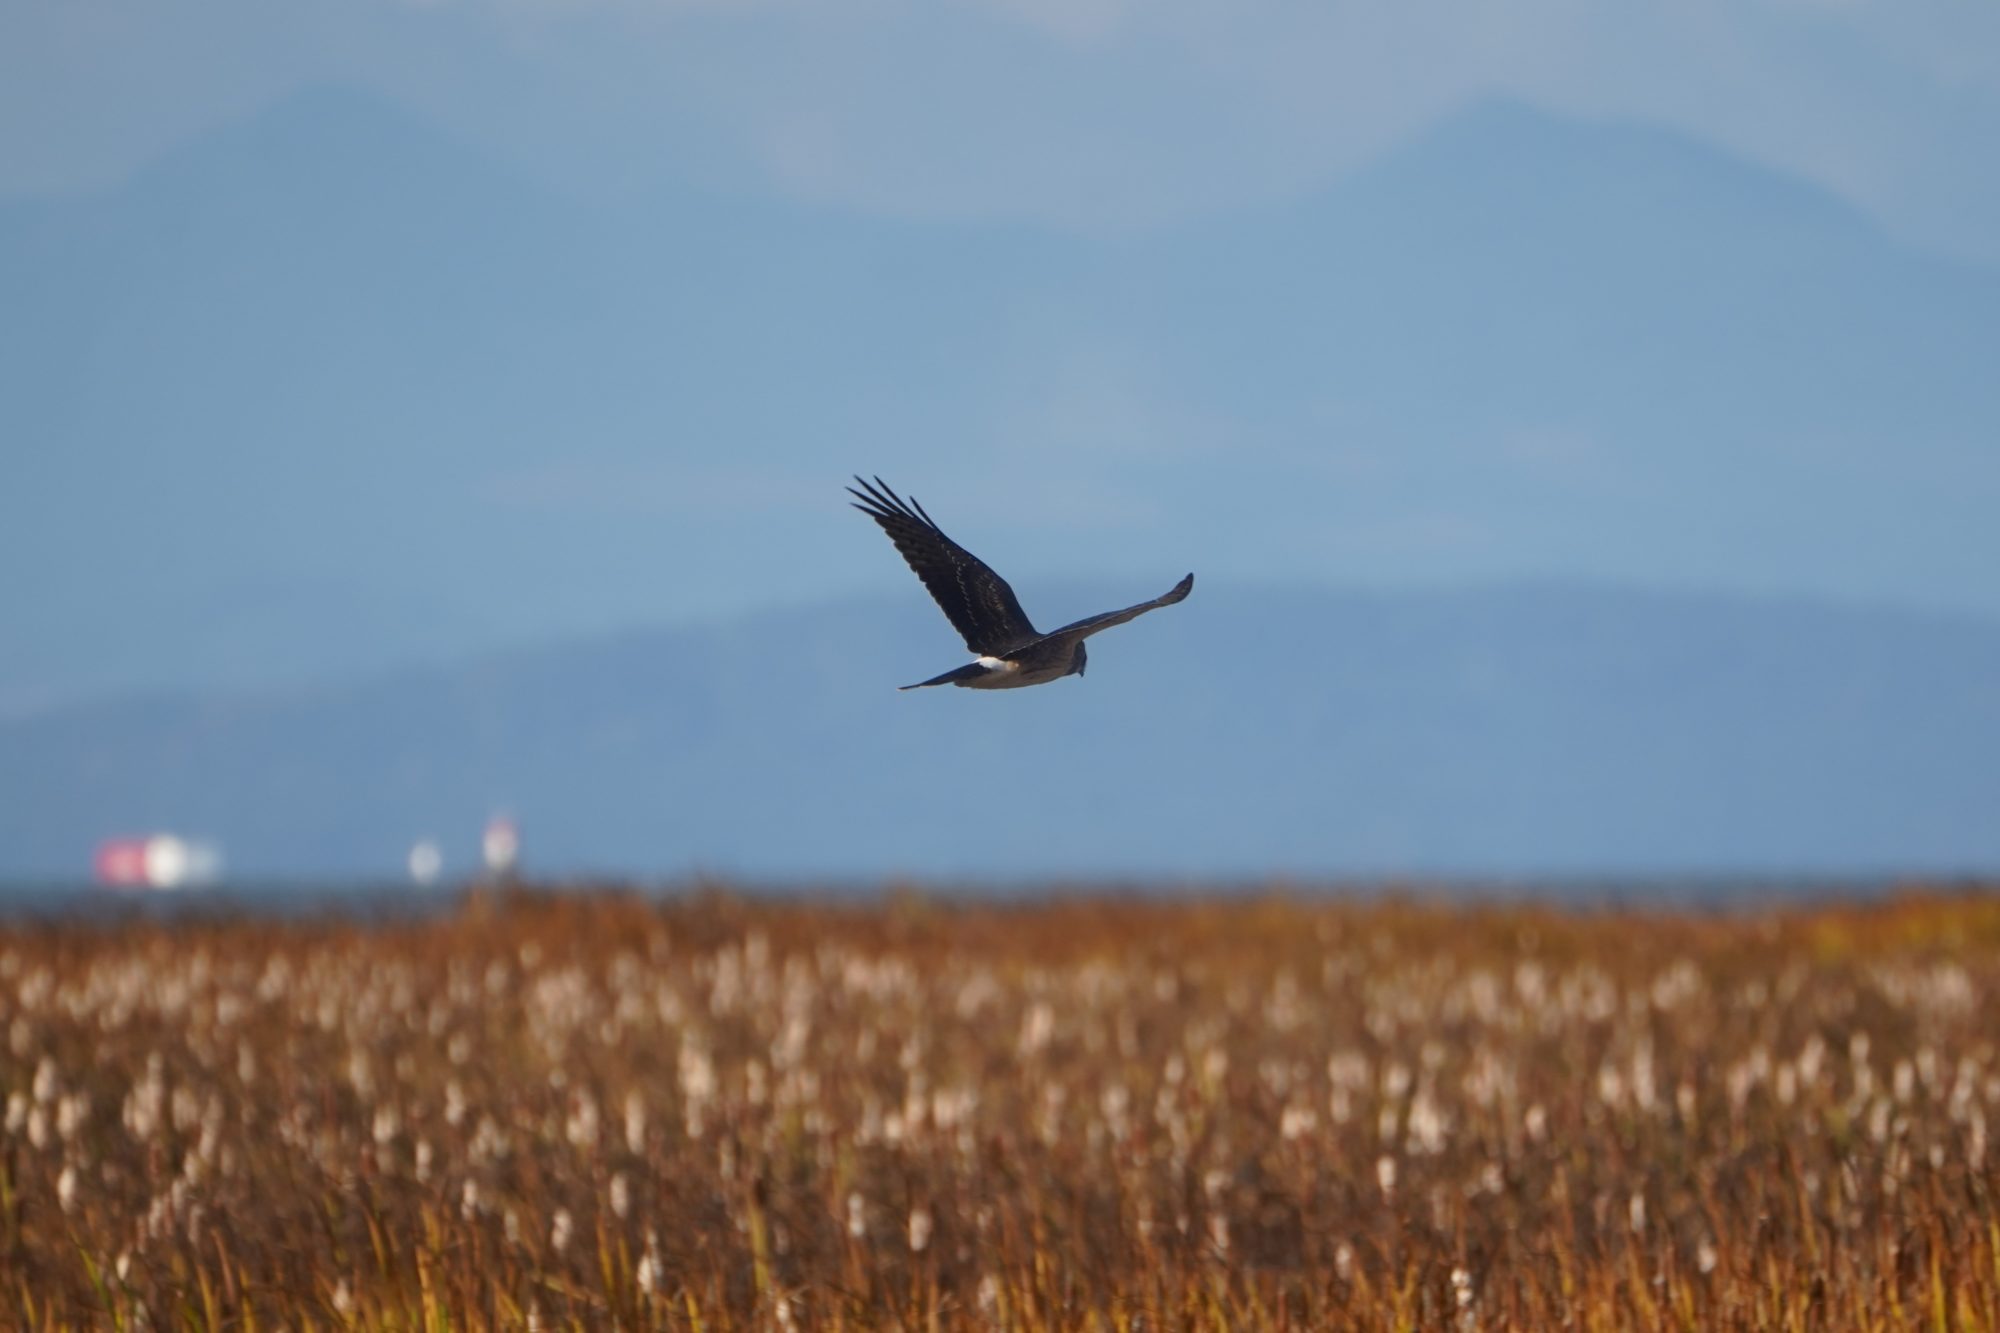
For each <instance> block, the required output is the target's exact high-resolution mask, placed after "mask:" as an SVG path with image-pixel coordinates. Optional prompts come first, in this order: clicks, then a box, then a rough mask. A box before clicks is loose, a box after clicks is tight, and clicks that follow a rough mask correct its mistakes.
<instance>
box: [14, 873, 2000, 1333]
mask: <svg viewBox="0 0 2000 1333" xmlns="http://www.w3.org/2000/svg"><path fill="white" fill-rule="evenodd" d="M0 1029H4V1031H0V1037H3V1038H4V1040H0V1097H4V1100H5V1103H6V1111H5V1130H4V1135H0V1325H4V1326H8V1327H21V1328H29V1329H42V1328H66V1327H78V1328H83V1327H89V1328H98V1327H124V1328H156V1329H164V1328H204V1329H207V1328H240V1329H252V1328H271V1329H276V1328H288V1329H301V1328H311V1327H320V1328H326V1327H360V1328H393V1329H445V1328H453V1329H458V1328H471V1329H478V1328H519V1327H529V1326H533V1327H539V1328H544V1329H557V1328H572V1327H577V1328H633V1329H639V1328H677V1329H679V1328H685V1329H702V1330H723V1329H753V1328H754V1329H793V1328H798V1329H833V1328H842V1329H877V1328H902V1329H934V1328H935V1329H955V1328H1000V1329H1028V1330H1042V1329H1098V1330H1132V1329H1225V1328H1228V1329H1236V1328H1243V1329H1277V1328H1290V1329H1317V1328H1340V1327H1359V1328H1450V1329H1474V1328H1495V1329H1541V1328H1554V1327H1561V1326H1569V1327H1586V1328H1621V1329H1622V1328H1656V1327H1662V1328H1684V1329H1710V1328H1815V1329H1820V1328H1905V1327H1913V1326H1922V1327H1927V1328H1937V1329H1990V1328H1994V1327H1996V1326H2000V1207H1997V1206H1996V1191H2000V1148H1996V1145H1994V1144H1993V1143H1992V1142H1991V1137H1992V1135H1993V1134H1994V1133H1995V1132H1996V1131H2000V1054H1996V1041H2000V897H1996V896H1993V895H1991V894H1990V893H1982V892H1980V891H1977V890H1968V889H1964V888H1955V889H1953V890H1951V891H1950V892H1942V891H1937V892H1928V893H1927V892H1923V891H1921V890H1916V889H1913V890H1910V891H1908V892H1904V893H1901V894H1898V895H1896V896H1894V897H1892V898H1889V899H1885V900H1882V901H1878V902H1874V903H1868V904H1852V905H1821V906H1787V907H1776V908H1771V909H1767V910H1758V909H1741V910H1737V911H1732V912H1686V913H1675V912H1665V911H1661V912H1646V911H1640V910H1631V909H1615V910H1614V909H1604V910H1558V909H1555V908H1552V907H1546V906H1535V905H1516V906H1506V905H1490V904H1489V905H1465V904H1456V905H1452V904H1441V903H1427V902H1425V901H1422V900H1421V899H1418V898H1407V899H1404V898H1395V897H1388V898H1375V899H1371V900H1368V901H1349V900H1341V899H1332V898H1321V897H1314V896H1309V895H1303V894H1300V895H1291V896H1257V897H1241V896H1235V897H1218V898H1214V899H1207V900H1199V901H1189V900H1186V899H1177V900H1175V901H1171V902H1168V901H1160V900H1147V899H1143V898H1130V899H1128V898H1110V897H1087V898H1075V899H1072V898H1066V897H1055V896H1052V897H1050V898H1048V899H1046V900H1040V901H1033V902H1017V903H1009V904H995V903H984V904H956V903H950V902H946V901H943V900H941V899H932V898H926V897H924V896H921V895H917V894H893V895H888V896H885V897H882V898H878V899H872V900H866V901H846V902H841V903H826V902H807V901H801V900H798V899H785V900H768V899H757V898H745V897H735V896H730V895H727V894H714V893H701V894H691V895H688V896H684V897H674V898H668V899H663V900H647V899H641V898H639V897H636V896H632V895H628V894H624V893H620V892H618V891H616V890H613V889H603V890H592V891H586V892H565V893H560V894H558V893H532V892H527V893H512V894H503V895H496V894H473V895H469V896H468V897H467V898H466V899H465V900H464V901H463V903H462V904H460V905H459V906H457V907H456V908H455V909H453V910H451V911H448V912H444V913H439V914H435V915H431V916H427V917H425V918H422V919H415V918H410V919H401V920H376V921H373V922H368V923H355V922H342V921H340V920H338V919H334V918H324V919H313V920H298V919H295V920H284V921H273V920H268V919H264V920H258V919H247V918H246V919H236V920H229V919H220V918H217V919H201V918H199V917H191V918H182V919H179V920H175V921H171V922H167V921H157V920H155V921H147V920H138V919H133V920H125V921H119V922H111V923H103V922H100V923H96V924H90V923H84V922H69V923H62V922H51V921H42V922H27V923H19V922H17V923H14V924H11V925H6V926H0Z"/></svg>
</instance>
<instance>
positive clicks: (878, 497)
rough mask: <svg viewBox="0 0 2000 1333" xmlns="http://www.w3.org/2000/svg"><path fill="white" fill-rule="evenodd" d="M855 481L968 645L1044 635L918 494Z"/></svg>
mask: <svg viewBox="0 0 2000 1333" xmlns="http://www.w3.org/2000/svg"><path fill="white" fill-rule="evenodd" d="M855 480H856V481H857V482H860V483H861V490H858V491H857V490H855V489H854V488H853V487H852V486H849V487H848V488H847V493H848V494H849V495H852V496H853V497H854V498H855V499H856V500H857V501H859V503H857V504H856V505H855V506H854V507H855V508H856V509H859V510H860V511H861V512H862V513H864V514H866V515H868V517H870V518H872V519H874V520H875V521H876V522H877V523H880V524H881V525H882V531H884V532H886V533H888V534H889V540H890V541H892V542H894V543H896V549H897V550H898V551H901V552H902V553H903V559H905V560H907V561H908V562H909V564H910V568H911V569H913V570H915V571H916V572H917V577H918V578H920V579H922V580H923V581H924V587H926V588H928V589H930V594H931V596H932V597H934V598H936V599H937V604H938V605H939V606H940V607H942V608H943V609H944V614H945V617H946V618H947V619H949V620H950V621H951V623H952V627H953V628H954V629H956V630H957V631H958V632H959V633H960V634H961V635H963V636H964V638H965V646H966V647H968V648H970V649H971V650H972V651H973V652H975V653H990V654H995V655H997V654H1000V653H1005V652H1008V651H1010V650H1012V649H1015V648H1018V647H1020V646H1021V645H1022V644H1024V643H1027V642H1029V641H1031V640H1033V639H1035V638H1037V637H1039V636H1038V635H1037V634H1036V633H1035V627H1034V626H1033V625H1031V624H1029V623H1028V617H1027V615H1026V614H1025V613H1024V612H1023V611H1022V610H1021V604H1020V603H1019V602H1018V601H1016V600H1014V590H1013V589H1012V588H1010V587H1008V586H1007V580H1005V579H1003V578H1001V577H1000V576H999V575H998V574H995V573H994V572H993V571H992V570H991V569H988V568H987V567H986V563H985V561H983V560H981V559H980V558H979V557H978V556H976V555H974V554H973V553H972V552H970V551H968V550H966V549H965V548H964V547H963V546H960V545H959V544H958V543H957V542H955V541H953V540H952V539H951V538H949V537H947V536H945V535H944V531H943V529H941V528H939V527H938V525H937V524H936V523H934V522H932V521H931V516H930V515H929V514H926V513H925V512H924V507H923V506H922V505H920V504H918V503H917V502H916V498H915V497H914V496H913V497H911V498H910V500H909V501H907V502H906V501H905V500H904V499H903V497H902V496H900V495H898V494H896V493H895V492H894V491H892V490H890V489H889V487H888V485H887V483H885V482H884V481H883V480H882V479H881V478H880V477H877V478H875V482H874V484H873V485H870V484H869V483H868V482H866V481H862V479H861V478H860V477H856V478H855ZM1183 595H1185V594H1183Z"/></svg>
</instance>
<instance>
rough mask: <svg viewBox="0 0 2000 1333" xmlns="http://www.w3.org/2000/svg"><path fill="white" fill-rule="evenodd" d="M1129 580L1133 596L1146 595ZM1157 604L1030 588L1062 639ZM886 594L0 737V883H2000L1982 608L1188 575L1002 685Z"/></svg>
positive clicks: (909, 605)
mask: <svg viewBox="0 0 2000 1333" xmlns="http://www.w3.org/2000/svg"><path fill="white" fill-rule="evenodd" d="M1177 572H1178V571H1170V572H1169V575H1168V576H1167V577H1163V578H1161V579H1159V580H1156V582H1159V583H1160V584H1161V585H1162V587H1164V586H1165V583H1166V582H1167V581H1168V578H1169V577H1170V576H1171V573H1177ZM1151 591H1155V589H1152V588H1151V587H1126V586H1121V587H1116V588H1109V587H1105V588H1092V589H1088V590H1084V589H1073V588H1072V589H1065V588H1060V587H1057V588H1044V587H1034V588H1024V595H1025V596H1026V598H1027V601H1028V604H1029V605H1030V606H1031V607H1037V608H1046V613H1047V618H1048V619H1050V620H1056V619H1058V618H1061V617H1065V616H1068V615H1069V614H1071V613H1080V612H1084V611H1087V610H1090V609H1095V608H1097V607H1100V606H1104V605H1112V604H1116V603H1117V602H1119V601H1121V600H1127V599H1129V598H1131V597H1132V596H1135V595H1139V594H1143V593H1147V592H1151ZM958 660H960V658H959V655H958V648H957V644H956V643H955V641H954V640H953V639H952V636H951V635H950V632H949V630H948V628H947V627H946V626H945V624H944V622H943V620H942V619H941V618H940V617H939V616H938V615H937V614H936V613H935V611H934V610H932V609H931V608H930V607H928V606H927V605H925V604H924V603H923V602H922V600H921V593H920V592H919V591H918V589H916V588H915V586H914V585H912V586H911V587H910V588H909V589H907V590H906V591H905V593H904V595H903V596H901V597H900V598H898V599H896V600H894V601H893V602H887V601H885V602H881V603H876V602H863V603H853V604H846V605H838V606H831V607H825V608H822V609H816V610H809V611H802V612H798V613H795V614H772V615H768V616H761V617H753V618H749V619H744V620H740V621H731V622H727V623H721V624H716V625H712V626H710V627H707V628H700V629H686V630H675V631H659V632H649V633H643V634H629V635H625V636H621V637H615V638H607V639H600V640H592V641H588V642H582V643H579V644H576V645H574V646H570V647H565V648H562V649H558V650H550V651H543V652H536V653H530V654H517V655H509V656H498V657H493V658H489V659H483V660H480V661H477V662H474V663H471V664H469V665H466V666H463V667H460V668H454V669H451V670H430V671H421V672H406V673H402V674H396V675H390V676H385V677H382V678H379V679H376V680H374V681H372V682H369V683H366V684H361V685H355V686H350V687H343V688H338V689H324V690H314V691H307V692H293V693H283V694H276V695H266V696H252V697H237V696H210V697H186V698H155V699H150V700H140V701H127V702H121V703H116V704H100V705H92V706H88V707H80V708H74V709H69V710H65V711H60V712H56V713H52V714H50V715H47V716H44V717H40V718H36V719H33V720H30V721H24V722H16V723H14V724H11V725H7V726H4V727H0V875H8V876H17V877H18V876H23V875H65V874H66V875H72V876H73V875H77V874H79V873H81V871H82V869H83V867H85V866H86V865H87V858H88V855H89V851H90V849H91V847H92V846H93V844H94V843H95V841H96V840H97V839H98V838H100V837H102V836H105V835H107V834H111V833H115V832H120V831H127V832H130V831H145V830H149V829H155V828H171V829H176V830H181V831H184V832H188V833H195V834H205V835H209V836H213V837H216V838H218V839H220V840H221V841H222V842H223V843H224V844H225V846H226V849H227V851H228V853H229V855H230V857H231V860H232V863H233V864H234V866H235V867H236V868H237V869H238V870H239V871H241V872H244V873H250V874H254V873H263V872H272V873H283V874H290V875H319V874H352V873H375V874H392V873H394V872H395V871H396V868H397V867H398V865H399V863H400V858H401V857H402V855H403V853H404V852H405V850H406V849H407V848H408V847H409V845H410V844H411V842H412V841H414V840H415V839H416V838H418V837H420V836H424V835H434V836H438V837H440V838H443V839H444V840H445V842H446V846H447V849H448V851H449V852H450V853H451V855H452V857H453V858H454V860H455V863H456V865H457V867H458V868H460V869H464V868H466V867H467V866H468V865H469V864H470V861H471V858H472V856H473V854H474V847H475V845H476V838H477V834H478V829H479V827H480V826H481V824H482V823H483V821H484V820H485V818H486V817H487V816H488V814H489V813H491V812H493V811H494V810H496V809H501V808H505V809H509V810H511V811H513V812H514V813H515V814H516V815H517V816H518V817H519V819H520V821H521V824H522V828H523V831H524V835H525V843H526V852H527V859H528V862H529V864H530V865H531V866H532V867H534V868H537V869H540V870H544V871H558V870H577V869H586V868H588V869H606V870H619V871H636V872H643V873H671V872H680V871H685V870H689V869H693V868H707V869H711V870H718V871H742V872H749V873H765V874H779V875H807V874H823V873H835V874H854V875H862V874H875V873H884V872H895V871H909V872H914V873H922V874H957V875H969V876H974V877H984V878H1004V877H1013V876H1023V875H1032V874H1037V873H1053V874H1086V875H1093V874H1111V873H1117V872H1125V871H1130V872H1143V873H1154V874H1166V875H1189V876H1194V875H1206V874H1216V873H1266V872H1271V871H1286V870H1289V871H1295V872H1300V873H1315V872H1377V871H1395V870H1412V871H1424V870H1432V871H1462V872H1476V873H1510V872H1515V873H1527V872H1536V871H1558V872H1571V873H1589V872H1623V873H1673V872H1688V871H1716V872H1732V871H1763V872H1776V873H1790V872H1830V871H1831V872H1850V873H1870V872H1878V871H1884V870H1890V871H1902V870H1912V869H1915V870H1962V869H1967V868H1984V869H1986V870H1989V871H1990V870H1992V869H1994V868H1996V867H2000V823H1996V821H1995V820H1994V819H1993V809H1994V800H1995V798H1996V796H2000V624H1995V623H1993V622H1990V621H1983V620H1965V619H1950V618H1938V617H1923V616H1913V615H1907V614H1901V613H1891V612H1884V611H1875V610H1863V609H1854V608H1850V607H1837V606H1827V605H1816V604H1811V603H1805V602H1799V601H1771V600H1751V599H1729V598H1715V597H1694V596H1677V595H1660V594H1633V593H1626V592H1612V591H1608V590H1601V589H1580V588H1575V587H1555V586H1520V587H1506V588H1495V589H1490V590H1485V591H1466V592H1451V593H1446V592H1436V593H1429V594H1416V593H1411V594H1403V595H1398V596H1382V595H1364V594H1357V593H1339V592H1329V591H1323V590H1308V589H1283V588H1274V587H1268V586H1265V587H1255V586H1232V585H1230V584H1229V583H1227V582H1206V581H1205V582H1201V583H1198V585H1197V587H1196V589H1195V594H1194V596H1193V597H1192V598H1191V599H1190V600H1189V601H1188V602H1187V603H1185V604H1183V605H1182V606H1179V607H1175V608H1172V609H1171V610H1169V611H1162V612H1160V613H1158V614H1156V615H1153V616H1149V617H1147V618H1145V619H1144V620H1142V621H1139V622H1136V623H1134V624H1132V625H1129V626H1125V627H1123V628H1120V629H1119V630H1117V631H1115V632H1112V633H1110V634H1107V635H1106V636H1104V637H1103V638H1101V639H1099V640H1097V641H1095V643H1094V644H1093V653H1092V657H1091V669H1090V672H1089V674H1088V675H1087V676H1086V677H1085V678H1084V679H1082V680H1081V681H1078V680H1073V679H1072V680H1065V681H1062V682H1059V683H1057V684H1055V685H1051V686H1046V687H1041V688H1037V689H1033V690H1027V691H1020V692H1007V693H1000V694H975V693H970V692H967V691H961V690H930V691H923V692H920V693H912V694H899V693H897V692H895V690H894V689H893V688H892V687H893V686H895V685H899V684H904V683H908V682H910V681H913V680H918V679H921V678H923V677H925V676H927V675H929V674H932V673H933V672H935V671H937V670H940V669H942V668H944V667H947V666H950V665H952V664H953V663H955V662H956V661H958Z"/></svg>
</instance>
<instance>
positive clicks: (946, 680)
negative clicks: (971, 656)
mask: <svg viewBox="0 0 2000 1333" xmlns="http://www.w3.org/2000/svg"><path fill="white" fill-rule="evenodd" d="M985 674H986V668H985V667H984V666H982V665H980V664H979V663H978V662H967V663H966V664H965V665H964V666H962V667H954V668H952V669H951V670H950V671H947V672H945V673H944V674H943V675H942V676H932V677H931V678H930V679H929V680H920V681H918V682H917V683H916V684H914V685H898V686H897V687H896V688H897V689H899V690H921V689H923V688H924V687H925V686H928V685H961V684H963V683H965V682H966V681H968V680H977V679H979V677H981V676H983V675H985Z"/></svg>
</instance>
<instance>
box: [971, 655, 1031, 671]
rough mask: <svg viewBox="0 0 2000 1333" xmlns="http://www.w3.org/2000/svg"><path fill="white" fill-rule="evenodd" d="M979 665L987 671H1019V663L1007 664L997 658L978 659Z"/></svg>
mask: <svg viewBox="0 0 2000 1333" xmlns="http://www.w3.org/2000/svg"><path fill="white" fill-rule="evenodd" d="M979 665H981V666H983V667H985V668H986V669H987V670H988V671H1008V672H1013V671H1019V670H1020V669H1021V664H1020V663H1019V662H1009V661H1007V660H1005V659H1004V658H999V657H982V658H980V659H979Z"/></svg>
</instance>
